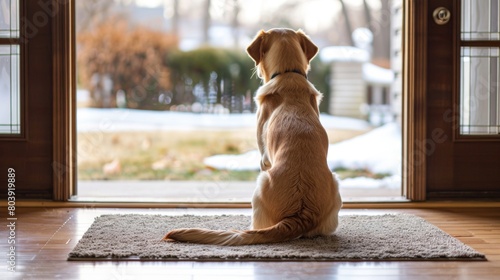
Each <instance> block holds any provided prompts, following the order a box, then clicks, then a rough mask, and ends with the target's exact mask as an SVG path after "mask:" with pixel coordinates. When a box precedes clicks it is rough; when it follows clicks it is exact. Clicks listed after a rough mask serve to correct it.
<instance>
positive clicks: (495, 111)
mask: <svg viewBox="0 0 500 280" xmlns="http://www.w3.org/2000/svg"><path fill="white" fill-rule="evenodd" d="M498 56H499V48H476V47H462V48H461V67H460V75H461V89H460V133H461V134H462V135H483V134H490V135H493V134H499V133H500V113H499V110H500V94H499V89H498V88H499V83H500V79H499V74H500V72H499V70H500V67H499V58H498Z"/></svg>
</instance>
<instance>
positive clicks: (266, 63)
mask: <svg viewBox="0 0 500 280" xmlns="http://www.w3.org/2000/svg"><path fill="white" fill-rule="evenodd" d="M317 52H318V47H317V46H316V45H315V44H314V43H313V42H312V41H311V40H310V39H309V37H308V36H307V35H306V34H305V33H304V32H302V31H301V30H298V31H294V30H291V29H285V28H275V29H270V30H268V31H263V30H261V31H260V32H259V33H258V34H257V36H256V37H255V39H254V40H253V42H252V43H251V44H250V45H249V46H248V48H247V53H248V55H249V56H250V57H251V58H252V59H253V60H254V61H255V65H256V68H257V75H258V76H259V77H260V78H261V79H262V80H263V85H262V86H261V87H260V88H259V89H258V91H257V94H256V97H255V101H256V103H257V106H258V109H257V142H258V147H259V151H260V154H261V162H260V166H261V173H260V174H259V176H258V178H257V187H256V189H255V192H254V195H253V199H252V210H253V215H252V224H251V229H250V230H244V231H235V230H233V231H224V230H217V231H215V230H207V229H176V230H172V231H170V232H168V233H167V234H166V235H165V237H164V240H168V241H181V242H191V243H201V244H217V245H249V244H263V243H276V242H283V241H288V240H293V239H297V238H300V237H313V236H320V235H330V234H332V233H334V232H335V230H336V228H337V226H338V212H339V211H340V208H341V207H342V199H341V197H340V194H339V191H338V180H337V178H336V176H335V174H334V173H332V172H331V171H330V169H329V167H328V165H327V160H326V158H327V153H328V136H327V134H326V131H325V129H324V127H323V126H322V125H321V123H320V120H319V109H318V105H319V103H320V101H321V98H322V94H321V93H320V92H319V91H318V90H316V88H315V87H314V86H313V85H312V84H311V83H310V82H309V81H308V80H307V72H308V71H309V69H310V66H309V63H310V61H311V60H312V59H313V58H314V57H315V56H316V54H317Z"/></svg>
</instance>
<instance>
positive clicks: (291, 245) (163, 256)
mask: <svg viewBox="0 0 500 280" xmlns="http://www.w3.org/2000/svg"><path fill="white" fill-rule="evenodd" d="M249 225H250V217H249V216H243V215H240V216H226V215H223V216H192V215H185V216H162V215H135V214H134V215H103V216H100V217H97V218H96V219H95V221H94V223H93V224H92V226H91V227H90V228H89V229H88V231H87V232H86V233H85V234H84V236H83V237H82V239H81V240H80V241H79V243H78V244H77V245H76V247H75V248H74V250H73V251H72V252H71V253H70V254H69V257H68V260H176V261H178V260H189V261H193V260H198V261H209V260H220V261H243V260H245V261H259V260H276V261H280V260H282V261H287V260H308V261H310V260H316V261H325V260H485V258H484V255H483V254H481V253H479V252H477V251H475V250H473V249H472V248H470V247H468V246H466V245H465V244H463V243H462V242H460V241H459V240H457V239H455V238H453V237H451V236H450V235H448V234H446V233H445V232H443V231H441V230H440V229H439V228H437V227H435V226H434V225H432V224H430V223H428V222H426V221H425V220H424V219H422V218H420V217H417V216H414V215H408V214H396V215H377V216H367V215H348V216H340V225H339V228H338V230H337V231H336V233H335V234H334V235H331V236H328V237H315V238H308V239H306V238H302V239H297V240H294V241H290V242H283V243H275V244H266V245H249V246H235V247H224V246H217V245H199V244H187V243H176V242H165V241H162V240H161V239H162V237H163V236H164V235H165V233H166V232H167V231H169V230H170V229H174V228H183V227H187V228H189V227H202V228H210V229H247V228H248V227H249Z"/></svg>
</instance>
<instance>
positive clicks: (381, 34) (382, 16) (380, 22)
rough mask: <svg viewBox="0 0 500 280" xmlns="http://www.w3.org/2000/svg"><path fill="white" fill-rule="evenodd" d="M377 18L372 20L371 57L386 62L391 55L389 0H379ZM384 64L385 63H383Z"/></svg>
mask: <svg viewBox="0 0 500 280" xmlns="http://www.w3.org/2000/svg"><path fill="white" fill-rule="evenodd" d="M380 4H381V8H380V12H379V14H378V17H377V19H376V20H375V19H374V20H372V24H371V26H372V32H373V59H374V60H377V61H381V62H382V63H383V61H386V62H388V61H389V60H390V56H391V51H390V50H391V48H390V46H391V45H390V42H391V7H390V0H380ZM384 64H385V63H384Z"/></svg>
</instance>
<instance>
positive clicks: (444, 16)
mask: <svg viewBox="0 0 500 280" xmlns="http://www.w3.org/2000/svg"><path fill="white" fill-rule="evenodd" d="M432 16H433V17H434V21H435V22H436V23H437V24H439V25H443V24H446V23H448V21H450V18H451V12H450V10H448V9H446V8H445V7H439V8H436V9H435V10H434V12H433V13H432Z"/></svg>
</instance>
